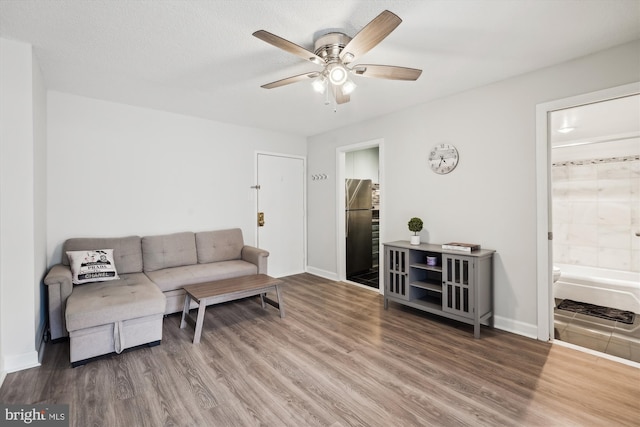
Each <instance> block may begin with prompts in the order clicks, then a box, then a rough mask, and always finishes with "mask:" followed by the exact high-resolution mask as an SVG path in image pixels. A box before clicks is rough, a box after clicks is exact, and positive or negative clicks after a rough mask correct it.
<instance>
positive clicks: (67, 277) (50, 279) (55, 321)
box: [44, 264, 73, 340]
mask: <svg viewBox="0 0 640 427" xmlns="http://www.w3.org/2000/svg"><path fill="white" fill-rule="evenodd" d="M44 284H45V285H47V289H48V291H49V329H50V331H51V339H53V340H55V339H58V338H63V337H66V336H67V335H68V333H67V326H66V322H65V319H64V311H65V307H66V305H67V298H68V297H69V295H71V291H72V290H73V284H72V283H71V268H69V267H68V266H66V265H62V264H56V265H54V266H53V267H51V270H49V273H47V275H46V276H45V278H44Z"/></svg>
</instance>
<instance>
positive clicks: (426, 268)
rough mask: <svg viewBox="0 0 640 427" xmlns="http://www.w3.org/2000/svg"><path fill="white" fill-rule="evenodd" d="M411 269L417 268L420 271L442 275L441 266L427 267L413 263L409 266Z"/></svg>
mask: <svg viewBox="0 0 640 427" xmlns="http://www.w3.org/2000/svg"><path fill="white" fill-rule="evenodd" d="M411 267H413V268H419V269H420V270H427V271H437V272H439V273H442V266H441V265H427V264H423V263H415V264H411Z"/></svg>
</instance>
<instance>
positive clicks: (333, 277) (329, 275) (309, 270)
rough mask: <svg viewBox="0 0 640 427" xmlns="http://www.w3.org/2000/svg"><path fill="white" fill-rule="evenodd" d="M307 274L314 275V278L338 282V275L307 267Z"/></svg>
mask: <svg viewBox="0 0 640 427" xmlns="http://www.w3.org/2000/svg"><path fill="white" fill-rule="evenodd" d="M307 273H309V274H314V275H316V276H320V277H324V278H325V279H329V280H333V281H336V282H337V281H338V280H339V279H338V275H337V274H336V273H334V272H332V271H326V270H322V269H320V268H315V267H310V266H307Z"/></svg>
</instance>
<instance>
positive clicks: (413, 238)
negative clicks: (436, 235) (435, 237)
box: [411, 236, 420, 245]
mask: <svg viewBox="0 0 640 427" xmlns="http://www.w3.org/2000/svg"><path fill="white" fill-rule="evenodd" d="M411 244H412V245H419V244H420V236H411Z"/></svg>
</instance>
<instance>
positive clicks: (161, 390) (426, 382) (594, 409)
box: [0, 274, 640, 427]
mask: <svg viewBox="0 0 640 427" xmlns="http://www.w3.org/2000/svg"><path fill="white" fill-rule="evenodd" d="M283 280H284V281H285V282H286V283H285V285H284V286H283V287H282V290H283V298H284V301H285V305H286V310H287V316H286V317H285V318H284V319H280V317H279V316H278V312H277V310H276V309H274V308H273V307H270V306H267V308H266V309H262V308H261V306H260V302H259V301H260V300H259V298H257V297H255V298H251V299H246V300H241V301H235V302H231V303H225V304H221V305H217V306H213V307H209V308H208V309H207V312H206V317H205V322H204V329H203V333H202V341H201V342H200V344H198V345H193V344H192V343H191V340H192V339H193V329H192V328H186V329H179V323H180V316H178V315H173V316H169V317H166V318H165V319H164V331H163V340H162V344H161V345H159V346H157V347H152V348H141V349H136V350H134V351H129V352H125V353H123V354H121V355H118V356H112V357H107V358H104V359H101V360H97V361H94V362H92V363H89V364H87V365H85V366H82V367H79V368H75V369H72V368H70V366H69V349H68V343H64V342H63V343H58V344H47V348H46V351H45V355H44V360H43V363H42V366H40V367H38V368H33V369H29V370H25V371H20V372H16V373H12V374H9V375H7V377H6V379H5V381H4V384H3V385H2V388H1V389H0V402H3V403H22V404H34V403H45V404H53V403H68V404H70V419H71V425H73V426H83V427H84V426H109V427H111V426H127V427H130V426H258V425H260V426H296V427H300V426H332V427H340V426H638V425H640V370H638V369H635V368H633V367H630V366H626V365H622V364H619V363H616V362H613V361H610V360H606V359H601V358H598V357H596V356H593V355H589V354H586V353H581V352H578V351H575V350H572V349H569V348H565V347H559V346H552V345H550V344H547V343H542V342H539V341H535V340H531V339H528V338H524V337H521V336H517V335H514V334H510V333H506V332H503V331H499V330H491V329H487V328H483V329H482V338H481V339H480V340H476V339H474V338H473V330H472V327H471V326H469V325H463V324H459V323H456V322H453V321H447V320H445V319H441V318H439V317H435V316H430V315H427V314H424V313H421V312H418V311H415V310H412V309H409V308H403V307H401V306H399V305H397V304H393V303H392V304H391V305H390V308H389V310H388V311H385V310H383V308H382V298H381V296H380V295H378V294H376V293H374V292H371V291H368V290H364V289H361V288H358V287H355V286H351V285H347V284H343V283H338V282H332V281H329V280H325V279H322V278H319V277H316V276H312V275H309V274H301V275H296V276H291V277H287V278H285V279H283Z"/></svg>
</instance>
